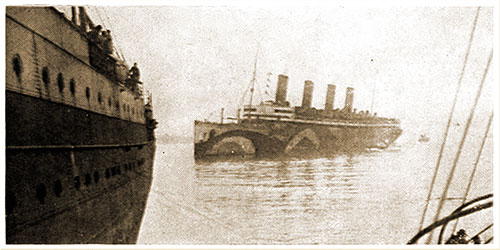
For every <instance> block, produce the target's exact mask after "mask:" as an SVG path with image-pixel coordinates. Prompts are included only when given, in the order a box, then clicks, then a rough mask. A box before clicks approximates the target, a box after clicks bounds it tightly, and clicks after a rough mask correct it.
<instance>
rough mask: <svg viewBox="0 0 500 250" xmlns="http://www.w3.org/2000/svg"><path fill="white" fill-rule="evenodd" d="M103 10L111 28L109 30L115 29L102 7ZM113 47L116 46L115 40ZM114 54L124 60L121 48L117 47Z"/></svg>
mask: <svg viewBox="0 0 500 250" xmlns="http://www.w3.org/2000/svg"><path fill="white" fill-rule="evenodd" d="M103 12H104V17H106V20H108V24H109V27H110V28H111V30H115V27H113V23H112V22H111V20H110V19H109V16H108V13H106V10H105V9H103ZM114 47H117V46H116V42H115V46H114ZM116 54H117V55H118V57H120V59H122V60H125V57H123V52H122V50H121V48H117V50H116ZM120 54H121V55H120Z"/></svg>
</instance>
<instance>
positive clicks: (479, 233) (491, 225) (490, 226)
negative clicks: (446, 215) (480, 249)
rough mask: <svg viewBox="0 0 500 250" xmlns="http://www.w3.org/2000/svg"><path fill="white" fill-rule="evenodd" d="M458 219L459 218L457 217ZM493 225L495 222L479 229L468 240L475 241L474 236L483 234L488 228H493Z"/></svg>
mask: <svg viewBox="0 0 500 250" xmlns="http://www.w3.org/2000/svg"><path fill="white" fill-rule="evenodd" d="M457 220H458V218H457ZM492 227H493V223H491V224H489V225H488V226H486V227H485V228H483V230H481V231H479V232H478V233H477V234H475V235H474V236H472V237H471V238H470V239H469V240H468V241H467V243H469V242H471V241H473V239H474V238H476V237H479V236H480V235H481V234H483V233H484V232H486V231H487V230H488V229H490V228H492Z"/></svg>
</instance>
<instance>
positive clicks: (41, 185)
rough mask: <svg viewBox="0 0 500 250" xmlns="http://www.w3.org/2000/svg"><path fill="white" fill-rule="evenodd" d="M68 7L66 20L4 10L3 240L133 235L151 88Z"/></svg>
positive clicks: (148, 162)
mask: <svg viewBox="0 0 500 250" xmlns="http://www.w3.org/2000/svg"><path fill="white" fill-rule="evenodd" d="M76 10H77V9H76V8H72V13H73V18H72V20H68V19H66V17H65V16H64V15H63V13H61V12H59V11H58V10H57V9H55V8H53V7H7V8H6V61H7V62H6V94H5V95H6V103H5V105H6V112H5V114H6V169H5V174H6V178H5V179H6V186H5V194H6V195H5V196H6V197H5V211H6V214H5V217H6V232H5V233H6V242H7V244H60V243H63V244H79V243H90V244H102V243H121V244H127V243H135V242H136V239H137V235H138V232H139V227H140V225H141V221H142V217H143V214H144V209H145V206H146V200H147V198H148V193H149V190H150V186H151V180H152V166H153V159H154V151H155V138H154V131H153V130H154V128H155V127H156V121H155V120H154V119H153V114H152V106H151V96H149V98H147V101H148V102H147V103H145V100H144V97H143V94H142V91H141V85H142V83H140V82H138V81H134V79H131V78H130V77H127V75H128V67H127V66H126V64H124V63H123V62H120V60H119V59H117V58H116V57H114V56H113V55H112V54H110V53H106V52H105V51H104V48H102V47H101V46H100V45H99V44H97V43H95V41H92V40H91V39H90V36H89V35H88V34H89V30H91V29H93V28H95V27H96V26H95V25H93V24H92V22H91V20H90V18H89V17H88V16H87V15H86V13H85V9H84V8H81V7H80V8H79V9H78V10H79V14H78V15H77V14H76V13H77V11H76ZM136 80H137V79H136Z"/></svg>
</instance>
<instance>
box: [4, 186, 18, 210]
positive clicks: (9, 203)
mask: <svg viewBox="0 0 500 250" xmlns="http://www.w3.org/2000/svg"><path fill="white" fill-rule="evenodd" d="M16 206H17V201H16V196H15V195H14V193H12V192H10V191H7V192H5V210H6V211H5V212H6V213H7V215H9V214H11V213H12V212H13V211H14V208H15V207H16Z"/></svg>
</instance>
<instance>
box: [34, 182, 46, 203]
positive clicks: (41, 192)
mask: <svg viewBox="0 0 500 250" xmlns="http://www.w3.org/2000/svg"><path fill="white" fill-rule="evenodd" d="M45 197H47V189H46V188H45V185H43V184H38V186H36V198H37V199H38V201H39V202H40V204H45Z"/></svg>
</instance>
